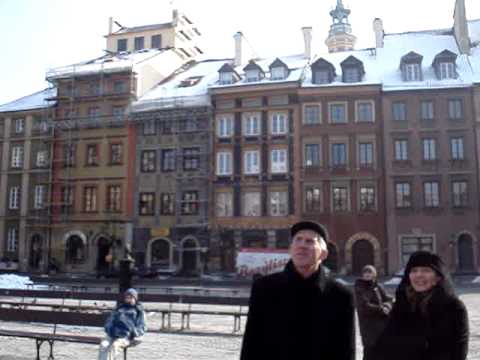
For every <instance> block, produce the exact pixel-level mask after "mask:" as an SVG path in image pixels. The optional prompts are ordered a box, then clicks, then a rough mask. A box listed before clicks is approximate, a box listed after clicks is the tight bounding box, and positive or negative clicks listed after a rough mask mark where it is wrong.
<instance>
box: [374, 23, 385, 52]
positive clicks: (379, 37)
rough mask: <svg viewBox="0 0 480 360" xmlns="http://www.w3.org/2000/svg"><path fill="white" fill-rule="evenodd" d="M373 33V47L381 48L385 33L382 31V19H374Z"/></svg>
mask: <svg viewBox="0 0 480 360" xmlns="http://www.w3.org/2000/svg"><path fill="white" fill-rule="evenodd" d="M373 31H374V32H375V47H376V48H377V49H379V48H383V36H384V35H385V31H384V30H383V21H382V19H379V18H376V19H375V20H373Z"/></svg>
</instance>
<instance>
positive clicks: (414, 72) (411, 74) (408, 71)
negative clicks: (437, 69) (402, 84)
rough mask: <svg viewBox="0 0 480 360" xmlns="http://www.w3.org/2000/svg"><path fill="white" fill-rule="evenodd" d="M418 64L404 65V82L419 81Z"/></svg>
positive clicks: (419, 69) (419, 68) (419, 71)
mask: <svg viewBox="0 0 480 360" xmlns="http://www.w3.org/2000/svg"><path fill="white" fill-rule="evenodd" d="M421 71H422V69H421V67H420V64H406V65H405V80H406V81H420V80H421V76H422V74H421Z"/></svg>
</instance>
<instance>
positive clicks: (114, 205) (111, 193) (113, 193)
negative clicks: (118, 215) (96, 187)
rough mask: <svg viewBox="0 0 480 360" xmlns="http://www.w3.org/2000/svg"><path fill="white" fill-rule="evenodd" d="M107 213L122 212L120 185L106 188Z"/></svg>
mask: <svg viewBox="0 0 480 360" xmlns="http://www.w3.org/2000/svg"><path fill="white" fill-rule="evenodd" d="M107 211H109V212H121V211H122V187H121V186H120V185H110V186H109V187H108V188H107Z"/></svg>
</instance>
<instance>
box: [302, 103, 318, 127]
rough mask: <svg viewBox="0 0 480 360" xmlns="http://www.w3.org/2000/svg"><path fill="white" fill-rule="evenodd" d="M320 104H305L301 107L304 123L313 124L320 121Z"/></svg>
mask: <svg viewBox="0 0 480 360" xmlns="http://www.w3.org/2000/svg"><path fill="white" fill-rule="evenodd" d="M320 114H321V108H320V105H305V106H304V108H303V123H304V124H306V125H315V124H320V123H321V122H322V120H321V117H320Z"/></svg>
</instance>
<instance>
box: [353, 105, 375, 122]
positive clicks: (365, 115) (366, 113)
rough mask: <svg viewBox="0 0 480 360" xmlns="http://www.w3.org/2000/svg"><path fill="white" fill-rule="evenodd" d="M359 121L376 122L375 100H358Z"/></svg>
mask: <svg viewBox="0 0 480 360" xmlns="http://www.w3.org/2000/svg"><path fill="white" fill-rule="evenodd" d="M356 105H357V106H356V110H357V121H358V122H374V121H375V119H374V114H373V112H374V111H373V102H372V101H358V102H357V104H356Z"/></svg>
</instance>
